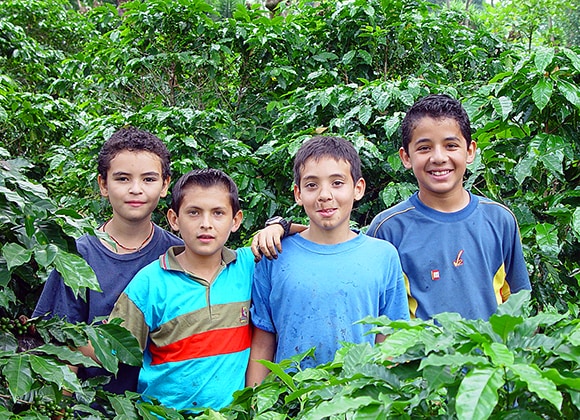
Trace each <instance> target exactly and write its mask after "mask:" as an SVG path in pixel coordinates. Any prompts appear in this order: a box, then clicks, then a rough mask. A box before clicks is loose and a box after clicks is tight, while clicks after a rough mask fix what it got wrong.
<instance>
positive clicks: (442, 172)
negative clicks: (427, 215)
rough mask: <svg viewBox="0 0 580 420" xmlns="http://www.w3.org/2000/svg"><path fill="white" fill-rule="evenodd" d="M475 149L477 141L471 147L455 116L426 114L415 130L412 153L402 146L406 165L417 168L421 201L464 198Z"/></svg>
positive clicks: (402, 155) (411, 145)
mask: <svg viewBox="0 0 580 420" xmlns="http://www.w3.org/2000/svg"><path fill="white" fill-rule="evenodd" d="M475 150H476V144H475V142H473V141H472V142H471V143H470V145H469V147H467V141H466V140H465V137H463V134H461V130H460V129H459V124H457V121H455V120H454V119H452V118H440V119H433V118H431V117H423V118H422V119H420V120H419V121H418V123H417V126H416V127H415V128H414V130H413V135H412V137H411V141H410V142H409V153H407V152H405V150H404V149H403V148H401V149H400V150H399V156H400V157H401V160H402V161H403V165H404V166H405V168H407V169H413V173H414V174H415V177H416V178H417V182H418V183H419V195H420V197H421V200H422V201H423V202H424V203H425V204H427V205H429V203H430V202H432V201H434V200H441V199H451V200H453V199H457V200H458V201H459V200H461V197H463V176H464V174H465V170H466V166H467V164H468V163H471V162H473V159H474V158H475Z"/></svg>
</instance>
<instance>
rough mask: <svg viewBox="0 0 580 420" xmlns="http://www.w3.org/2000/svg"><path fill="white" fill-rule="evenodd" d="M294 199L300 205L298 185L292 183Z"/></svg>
mask: <svg viewBox="0 0 580 420" xmlns="http://www.w3.org/2000/svg"><path fill="white" fill-rule="evenodd" d="M294 201H296V204H298V205H299V206H301V205H302V198H301V195H300V187H298V185H296V184H294Z"/></svg>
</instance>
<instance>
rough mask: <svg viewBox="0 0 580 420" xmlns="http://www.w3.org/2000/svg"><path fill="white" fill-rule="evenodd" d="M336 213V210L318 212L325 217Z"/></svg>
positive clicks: (329, 209)
mask: <svg viewBox="0 0 580 420" xmlns="http://www.w3.org/2000/svg"><path fill="white" fill-rule="evenodd" d="M335 211H336V209H335V208H328V209H321V210H318V213H320V214H322V215H323V216H325V215H326V216H328V215H331V214H334V212H335Z"/></svg>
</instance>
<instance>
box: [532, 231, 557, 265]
mask: <svg viewBox="0 0 580 420" xmlns="http://www.w3.org/2000/svg"><path fill="white" fill-rule="evenodd" d="M535 229H536V242H537V243H538V245H539V247H540V249H541V250H542V252H544V253H546V254H547V255H550V256H552V257H554V258H557V257H558V254H559V252H560V240H559V239H558V230H557V229H556V227H555V226H554V225H552V224H551V223H538V224H537V225H536V226H535Z"/></svg>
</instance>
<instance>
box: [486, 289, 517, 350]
mask: <svg viewBox="0 0 580 420" xmlns="http://www.w3.org/2000/svg"><path fill="white" fill-rule="evenodd" d="M508 300H509V299H508ZM500 306H501V305H500ZM523 322H524V318H523V317H514V316H512V315H498V314H493V315H492V316H491V317H490V318H489V323H490V324H491V328H492V329H493V331H494V332H495V333H496V334H498V335H499V336H500V337H501V338H502V339H503V340H504V341H506V340H507V338H508V335H509V333H510V332H512V331H513V330H514V329H515V328H516V327H517V326H518V325H520V324H522V323H523Z"/></svg>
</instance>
